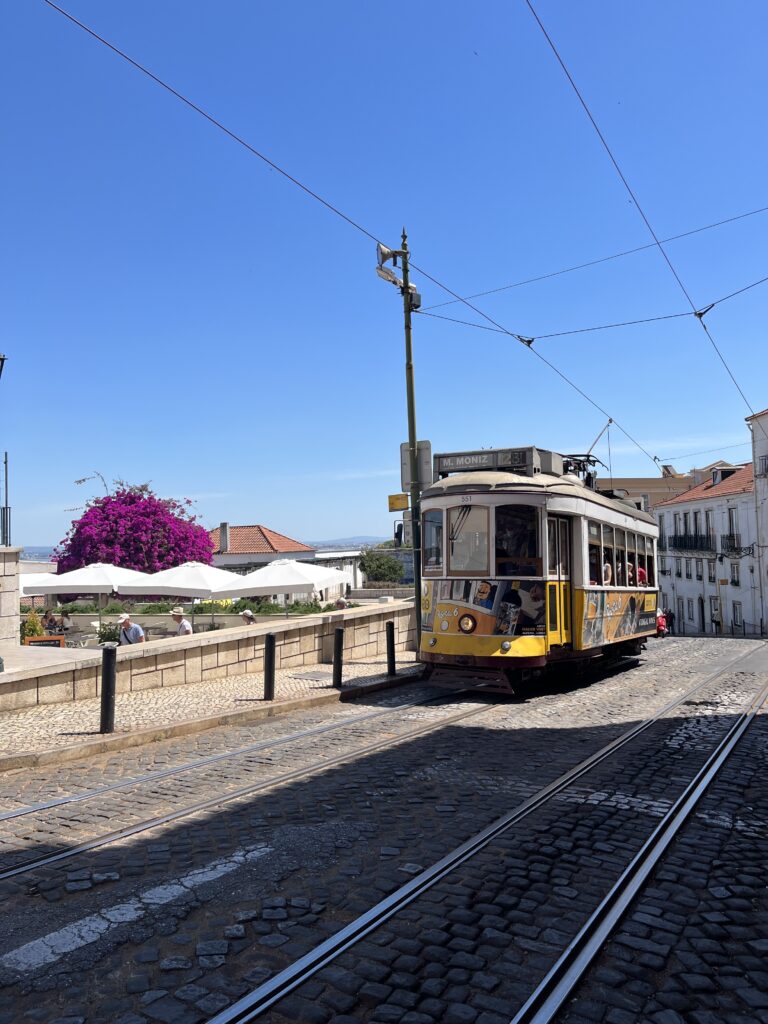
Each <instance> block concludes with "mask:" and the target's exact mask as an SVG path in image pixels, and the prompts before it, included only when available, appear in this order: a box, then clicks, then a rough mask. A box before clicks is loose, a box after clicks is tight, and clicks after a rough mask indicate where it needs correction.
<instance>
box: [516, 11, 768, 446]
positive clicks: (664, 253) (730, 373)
mask: <svg viewBox="0 0 768 1024" xmlns="http://www.w3.org/2000/svg"><path fill="white" fill-rule="evenodd" d="M525 4H526V5H527V7H528V9H529V10H530V12H531V14H532V15H533V17H534V18H535V20H536V23H537V24H538V26H539V28H540V29H541V31H542V33H543V35H544V38H545V39H546V41H547V43H548V44H549V47H550V49H551V50H552V52H553V53H554V55H555V58H556V59H557V62H558V64H559V65H560V67H561V68H562V70H563V72H564V74H565V77H566V78H567V79H568V81H569V82H570V84H571V87H572V89H573V91H574V92H575V93H576V97H577V99H578V100H579V103H580V104H581V106H582V107H583V109H584V112H585V113H586V115H587V117H588V118H589V120H590V122H591V124H592V127H593V128H594V129H595V132H596V133H597V137H598V138H599V139H600V142H601V143H602V145H603V148H604V149H605V151H606V153H607V154H608V157H609V159H610V161H611V163H612V164H613V166H614V168H615V170H616V173H617V174H618V176H619V178H620V179H621V181H622V184H623V185H624V188H625V189H626V190H627V192H628V194H629V197H630V199H631V200H632V202H633V203H634V204H635V206H636V207H637V212H638V213H639V214H640V216H641V217H642V219H643V222H644V223H645V226H646V227H647V228H648V231H649V232H650V235H651V237H652V238H653V241H654V243H655V244H656V246H657V248H658V250H659V252H660V253H661V255H662V256H663V258H664V262H665V263H666V264H667V266H668V267H669V269H670V271H671V273H672V276H673V277H674V278H675V280H676V281H677V283H678V285H679V286H680V290H681V291H682V293H683V295H684V296H685V297H686V299H687V300H688V304H689V305H690V307H691V311H692V312H693V313H694V314H695V315H696V318H697V320H698V321H699V323H700V324H701V326H702V327H703V328H704V332H705V334H706V335H707V337H708V338H709V340H710V342H711V344H712V347H713V348H714V350H715V352H716V353H717V355H718V358H719V359H720V362H721V363H722V364H723V366H724V367H725V369H726V372H727V373H728V376H729V377H730V378H731V380H732V381H733V383H734V385H735V387H736V390H737V391H738V392H739V394H740V395H741V397H742V399H743V400H744V403H745V404H746V406H747V408H748V409H749V411H750V412H751V413H752V415H753V416H754V415H755V410H754V409H753V408H752V405H751V404H750V401H749V399H748V398H747V396H746V395H745V394H744V391H743V390H742V388H741V385H740V384H739V382H738V381H737V380H736V378H735V376H734V375H733V371H732V370H731V368H730V366H729V365H728V363H727V362H726V360H725V356H724V355H723V353H722V352H721V351H720V349H719V347H718V346H717V343H716V342H715V339H714V338H713V337H712V334H711V332H710V331H709V328H708V327H707V325H706V324H705V323H704V314H703V313H700V312H699V311H698V310H697V308H696V304H695V302H694V301H693V299H692V298H691V296H690V294H689V293H688V289H687V288H686V287H685V285H684V284H683V282H682V279H681V278H680V275H679V274H678V272H677V271H676V270H675V267H674V265H673V264H672V261H671V260H670V258H669V256H668V255H667V251H666V249H665V248H664V246H663V245H662V244H661V242H660V240H659V238H658V236H657V234H656V232H655V231H654V230H653V227H652V226H651V222H650V221H649V220H648V218H647V216H646V215H645V211H644V210H643V208H642V206H641V205H640V203H639V202H638V200H637V196H636V195H635V193H634V192H633V191H632V187H631V185H630V184H629V182H628V181H627V179H626V177H625V176H624V172H623V171H622V169H621V167H620V166H619V163H618V161H617V159H616V157H615V156H614V155H613V151H612V150H611V147H610V146H609V145H608V142H607V141H606V138H605V136H604V135H603V133H602V132H601V130H600V128H599V126H598V124H597V121H596V120H595V119H594V117H593V116H592V111H591V110H590V109H589V106H588V105H587V102H586V100H585V99H584V97H583V96H582V94H581V92H580V90H579V87H578V86H577V85H576V82H575V81H574V79H573V76H572V75H571V73H570V71H569V70H568V68H567V67H566V64H565V61H564V60H563V58H562V57H561V56H560V53H559V51H558V49H557V47H556V46H555V44H554V42H553V40H552V38H551V36H550V35H549V33H548V32H547V30H546V29H545V28H544V25H543V23H542V21H541V18H539V16H538V14H537V13H536V9H535V8H534V6H533V4H532V3H531V0H525ZM761 426H762V425H761ZM764 432H765V431H764ZM766 436H768V435H766Z"/></svg>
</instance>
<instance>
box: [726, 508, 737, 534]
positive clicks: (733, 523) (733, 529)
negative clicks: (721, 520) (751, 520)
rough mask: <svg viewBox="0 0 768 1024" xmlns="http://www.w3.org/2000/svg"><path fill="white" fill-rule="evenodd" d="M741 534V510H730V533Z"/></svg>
mask: <svg viewBox="0 0 768 1024" xmlns="http://www.w3.org/2000/svg"><path fill="white" fill-rule="evenodd" d="M738 532H739V510H738V509H737V508H729V509H728V533H738Z"/></svg>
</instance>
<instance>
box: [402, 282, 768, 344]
mask: <svg viewBox="0 0 768 1024" xmlns="http://www.w3.org/2000/svg"><path fill="white" fill-rule="evenodd" d="M766 281H768V276H767V277H761V278H760V279H759V280H758V281H753V282H752V283H751V284H747V285H745V286H744V287H743V288H737V289H736V291H735V292H730V293H729V294H728V295H723V296H722V297H721V298H719V299H715V300H714V301H713V302H710V303H708V304H707V305H706V306H703V307H702V309H700V310H696V311H695V312H692V313H689V312H685V311H684V312H682V313H666V314H664V315H662V316H648V317H644V318H643V319H642V320H622V321H621V322H619V323H615V324H597V325H596V326H594V327H576V328H574V329H572V330H569V331H554V332H552V333H550V334H534V335H533V336H532V337H529V338H527V339H526V342H527V343H533V342H534V341H542V340H544V339H546V338H563V337H565V336H566V335H570V334H588V333H589V332H590V331H610V330H613V329H615V328H619V327H634V326H636V325H637V324H652V323H656V322H658V321H659V320H677V319H680V318H681V317H686V316H695V317H697V318H698V317H701V316H704V315H705V314H706V313H709V312H710V311H711V310H713V309H714V308H715V306H719V305H720V304H721V303H723V302H728V301H729V300H730V299H734V298H736V296H737V295H743V294H744V292H748V291H749V290H750V289H751V288H757V286H758V285H760V284H765V282H766ZM430 308H432V309H434V306H432V307H430ZM416 312H417V313H419V314H420V315H421V316H431V317H433V318H434V319H435V320H448V321H449V322H450V323H454V324H463V325H464V326H465V327H477V328H478V329H479V330H482V331H501V333H504V334H509V333H510V332H509V331H505V330H504V328H498V327H486V326H485V324H474V323H472V322H471V321H469V320H458V319H456V318H455V317H452V316H444V315H443V314H441V313H430V312H429V310H428V309H419V310H416ZM516 337H517V335H516Z"/></svg>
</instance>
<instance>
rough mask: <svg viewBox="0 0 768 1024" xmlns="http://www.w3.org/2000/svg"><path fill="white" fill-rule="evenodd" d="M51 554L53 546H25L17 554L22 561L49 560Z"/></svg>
mask: <svg viewBox="0 0 768 1024" xmlns="http://www.w3.org/2000/svg"><path fill="white" fill-rule="evenodd" d="M52 555H53V548H41V547H29V546H25V547H23V548H22V550H21V555H20V556H19V557H20V558H21V560H22V562H50V561H51V557H52Z"/></svg>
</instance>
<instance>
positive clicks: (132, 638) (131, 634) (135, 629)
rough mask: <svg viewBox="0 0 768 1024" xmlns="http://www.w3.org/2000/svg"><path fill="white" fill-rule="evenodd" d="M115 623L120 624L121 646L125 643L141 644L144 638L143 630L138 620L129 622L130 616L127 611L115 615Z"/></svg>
mask: <svg viewBox="0 0 768 1024" xmlns="http://www.w3.org/2000/svg"><path fill="white" fill-rule="evenodd" d="M117 623H118V625H119V626H120V646H121V647H123V646H124V645H125V644H143V643H144V641H145V640H146V637H145V636H144V630H143V629H142V628H141V626H140V625H139V624H138V622H131V616H130V615H129V614H128V612H123V614H122V615H119V616H118V617H117Z"/></svg>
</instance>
